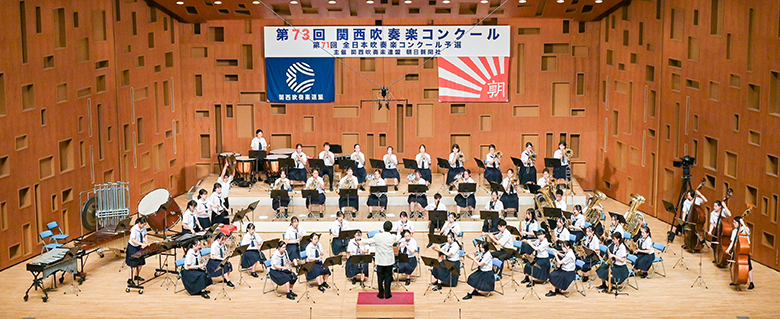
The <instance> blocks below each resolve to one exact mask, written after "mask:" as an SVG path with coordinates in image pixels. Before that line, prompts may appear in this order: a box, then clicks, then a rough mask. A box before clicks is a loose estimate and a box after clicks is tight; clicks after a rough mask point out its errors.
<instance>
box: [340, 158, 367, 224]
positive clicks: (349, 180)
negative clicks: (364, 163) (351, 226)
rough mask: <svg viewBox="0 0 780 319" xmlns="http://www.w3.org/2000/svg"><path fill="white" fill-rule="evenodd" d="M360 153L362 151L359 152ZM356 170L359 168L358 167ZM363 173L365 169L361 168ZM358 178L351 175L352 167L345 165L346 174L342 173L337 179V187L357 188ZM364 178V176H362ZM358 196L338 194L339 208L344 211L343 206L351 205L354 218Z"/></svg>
mask: <svg viewBox="0 0 780 319" xmlns="http://www.w3.org/2000/svg"><path fill="white" fill-rule="evenodd" d="M361 154H362V153H361ZM358 170H361V169H360V168H358ZM362 170H363V174H365V171H366V169H365V168H363V169H362ZM359 180H360V179H359V178H358V177H356V176H354V175H352V167H347V174H346V175H344V177H342V178H341V180H340V181H339V188H346V189H354V188H357V186H358V184H359V183H360V182H359ZM364 180H365V177H364ZM359 200H360V198H359V197H358V196H357V195H354V196H352V195H349V196H340V197H339V210H340V211H342V212H343V211H344V207H352V208H354V209H355V212H354V213H352V218H355V217H356V216H357V211H358V205H359V202H358V201H359Z"/></svg>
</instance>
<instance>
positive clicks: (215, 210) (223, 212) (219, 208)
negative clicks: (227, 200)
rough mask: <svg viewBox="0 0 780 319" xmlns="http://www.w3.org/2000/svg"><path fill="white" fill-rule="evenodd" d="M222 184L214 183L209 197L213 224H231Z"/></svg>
mask: <svg viewBox="0 0 780 319" xmlns="http://www.w3.org/2000/svg"><path fill="white" fill-rule="evenodd" d="M221 194H222V185H221V184H219V183H214V188H212V192H211V197H209V208H210V209H211V223H212V224H224V225H227V224H230V220H229V219H228V212H227V209H226V208H225V204H224V203H223V202H222V195H221Z"/></svg>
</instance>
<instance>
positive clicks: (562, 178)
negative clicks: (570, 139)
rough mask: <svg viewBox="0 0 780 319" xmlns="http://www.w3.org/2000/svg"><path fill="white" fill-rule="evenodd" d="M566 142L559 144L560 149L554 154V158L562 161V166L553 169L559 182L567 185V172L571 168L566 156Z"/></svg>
mask: <svg viewBox="0 0 780 319" xmlns="http://www.w3.org/2000/svg"><path fill="white" fill-rule="evenodd" d="M565 150H566V141H561V142H560V143H558V149H557V150H555V153H554V154H553V157H554V158H558V159H560V160H561V166H558V167H556V168H554V169H553V177H555V178H556V179H557V180H558V183H564V184H565V183H566V170H567V169H568V168H569V157H568V156H566V152H565Z"/></svg>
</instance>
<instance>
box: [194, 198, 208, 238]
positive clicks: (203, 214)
mask: <svg viewBox="0 0 780 319" xmlns="http://www.w3.org/2000/svg"><path fill="white" fill-rule="evenodd" d="M208 195H209V192H208V191H207V190H205V189H202V188H201V189H200V190H199V191H198V198H197V199H195V202H197V203H198V206H197V207H196V208H195V216H196V217H198V227H200V229H196V231H201V230H205V229H207V228H209V227H211V207H209V200H208V198H207V196H208Z"/></svg>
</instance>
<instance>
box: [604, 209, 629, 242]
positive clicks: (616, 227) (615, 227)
mask: <svg viewBox="0 0 780 319" xmlns="http://www.w3.org/2000/svg"><path fill="white" fill-rule="evenodd" d="M617 215H618V214H617V213H609V219H610V222H611V224H610V226H609V231H608V232H607V235H609V236H611V235H612V234H614V233H620V235H621V236H622V235H623V233H625V232H626V231H625V230H623V224H621V223H620V218H619V217H617Z"/></svg>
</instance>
